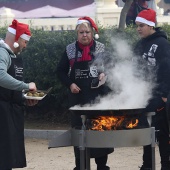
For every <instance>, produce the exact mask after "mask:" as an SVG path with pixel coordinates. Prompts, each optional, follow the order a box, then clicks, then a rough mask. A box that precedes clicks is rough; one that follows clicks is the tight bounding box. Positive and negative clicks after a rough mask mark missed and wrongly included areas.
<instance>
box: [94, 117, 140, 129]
mask: <svg viewBox="0 0 170 170" xmlns="http://www.w3.org/2000/svg"><path fill="white" fill-rule="evenodd" d="M138 122H139V121H138V119H134V118H133V119H130V120H128V118H127V117H126V116H99V117H97V118H95V119H92V121H91V123H92V128H91V130H98V131H104V130H118V129H122V128H126V129H132V128H134V127H136V126H137V125H138Z"/></svg>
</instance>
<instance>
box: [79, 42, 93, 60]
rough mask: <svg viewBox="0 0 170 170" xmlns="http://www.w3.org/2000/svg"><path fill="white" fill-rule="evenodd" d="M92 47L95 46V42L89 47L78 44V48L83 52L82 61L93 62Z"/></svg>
mask: <svg viewBox="0 0 170 170" xmlns="http://www.w3.org/2000/svg"><path fill="white" fill-rule="evenodd" d="M92 45H93V40H92V41H91V43H90V44H89V45H86V46H84V45H83V44H81V43H80V42H78V46H79V47H80V49H82V50H83V52H82V57H81V59H80V60H81V61H90V60H91V54H90V47H91V46H92Z"/></svg>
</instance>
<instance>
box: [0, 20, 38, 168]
mask: <svg viewBox="0 0 170 170" xmlns="http://www.w3.org/2000/svg"><path fill="white" fill-rule="evenodd" d="M30 37H31V32H30V30H29V27H28V25H27V24H24V23H20V22H18V21H17V20H13V21H12V24H11V25H10V26H9V27H8V31H7V33H6V37H5V40H4V41H3V40H0V116H1V119H0V136H1V139H0V170H11V169H12V168H23V167H25V166H26V158H25V147H24V106H25V105H28V106H34V105H35V104H37V101H35V100H24V98H23V93H22V90H24V89H26V90H31V91H36V89H37V88H36V85H35V83H33V82H31V83H25V82H23V66H22V59H21V58H20V57H17V55H18V54H19V53H20V52H21V51H22V50H23V49H24V48H26V46H27V43H28V41H29V39H30Z"/></svg>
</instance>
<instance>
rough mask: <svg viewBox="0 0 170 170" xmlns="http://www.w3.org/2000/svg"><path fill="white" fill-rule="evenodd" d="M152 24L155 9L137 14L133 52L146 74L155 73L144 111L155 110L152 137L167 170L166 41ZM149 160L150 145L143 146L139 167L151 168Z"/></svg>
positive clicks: (169, 52) (169, 57)
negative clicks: (138, 58) (139, 38)
mask: <svg viewBox="0 0 170 170" xmlns="http://www.w3.org/2000/svg"><path fill="white" fill-rule="evenodd" d="M155 23H156V12H155V11H154V10H152V9H146V10H143V11H141V12H140V13H139V14H138V16H137V17H136V25H137V31H138V34H139V36H140V37H141V40H140V41H139V42H138V43H137V45H136V47H135V53H136V54H137V55H138V56H140V57H141V58H142V63H143V64H144V65H145V69H146V70H148V71H149V70H150V71H151V72H150V73H155V76H156V80H155V81H156V87H155V88H154V89H153V97H152V98H151V99H150V101H149V103H148V106H147V107H146V111H154V112H155V113H156V115H155V116H154V117H153V124H152V126H155V128H156V130H157V131H158V133H157V135H156V137H157V140H158V143H159V144H158V146H159V152H160V157H161V170H169V169H170V156H169V151H168V150H169V149H168V148H169V145H168V142H169V128H168V119H167V114H166V101H167V96H168V92H169V91H170V78H169V75H170V44H169V42H168V41H167V36H166V34H165V33H164V32H163V31H161V30H160V28H155ZM142 67H143V66H142ZM142 67H141V68H142ZM146 77H149V74H148V73H146ZM153 81H154V80H153ZM151 163H152V161H151V146H144V154H143V165H142V167H141V170H151V169H152V165H151Z"/></svg>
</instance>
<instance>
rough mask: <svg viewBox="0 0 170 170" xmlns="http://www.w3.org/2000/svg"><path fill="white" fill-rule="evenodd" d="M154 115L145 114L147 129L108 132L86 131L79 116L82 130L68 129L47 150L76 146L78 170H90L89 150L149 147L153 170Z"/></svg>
mask: <svg viewBox="0 0 170 170" xmlns="http://www.w3.org/2000/svg"><path fill="white" fill-rule="evenodd" d="M154 114H155V113H153V112H150V113H147V114H146V116H147V119H148V122H149V125H150V127H148V128H142V129H130V130H109V131H93V130H86V126H85V121H86V116H85V115H81V118H82V123H83V125H82V128H81V129H80V130H78V129H70V130H68V131H67V132H65V133H63V134H61V135H58V136H55V137H54V138H52V140H51V141H50V142H49V148H57V147H65V146H77V147H78V148H79V150H80V169H81V170H90V169H91V168H90V154H89V148H117V147H135V146H145V145H151V147H152V170H155V128H154V127H151V122H152V116H153V115H154ZM95 141H97V142H95ZM85 167H86V168H85Z"/></svg>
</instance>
